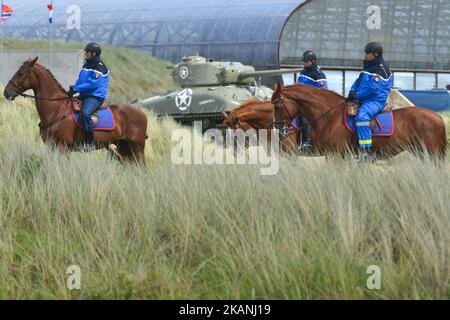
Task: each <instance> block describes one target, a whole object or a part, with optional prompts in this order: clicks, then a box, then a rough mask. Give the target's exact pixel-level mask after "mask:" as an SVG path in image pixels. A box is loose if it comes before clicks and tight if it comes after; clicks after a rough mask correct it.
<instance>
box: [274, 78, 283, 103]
mask: <svg viewBox="0 0 450 320" xmlns="http://www.w3.org/2000/svg"><path fill="white" fill-rule="evenodd" d="M282 88H283V87H282V86H281V84H280V83H278V82H276V83H275V84H274V85H273V90H274V92H273V95H272V101H274V100H277V99H279V98H280V97H281V90H282Z"/></svg>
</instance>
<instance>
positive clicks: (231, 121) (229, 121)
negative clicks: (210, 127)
mask: <svg viewBox="0 0 450 320" xmlns="http://www.w3.org/2000/svg"><path fill="white" fill-rule="evenodd" d="M222 117H223V119H224V121H223V124H224V125H225V126H227V128H230V129H234V130H237V129H240V128H241V126H240V122H239V119H238V117H236V115H235V114H233V113H230V114H228V113H226V112H222Z"/></svg>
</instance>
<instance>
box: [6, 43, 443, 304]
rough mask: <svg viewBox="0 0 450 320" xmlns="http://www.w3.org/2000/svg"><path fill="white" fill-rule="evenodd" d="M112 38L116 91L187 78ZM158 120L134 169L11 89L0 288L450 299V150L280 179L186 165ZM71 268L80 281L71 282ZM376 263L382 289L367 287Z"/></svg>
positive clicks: (126, 95) (332, 166)
mask: <svg viewBox="0 0 450 320" xmlns="http://www.w3.org/2000/svg"><path fill="white" fill-rule="evenodd" d="M6 46H7V47H8V48H14V49H27V48H33V49H39V48H42V49H45V48H47V43H46V42H29V41H16V40H14V41H10V40H7V41H6ZM55 48H82V45H77V44H75V45H73V44H63V43H56V44H55ZM105 51H106V54H105V62H106V63H107V64H108V65H109V67H110V69H111V70H112V72H114V75H115V76H114V78H113V79H114V80H113V82H112V96H113V97H114V98H118V97H120V98H121V99H123V100H122V101H124V100H126V99H132V98H135V97H145V96H148V95H151V94H156V93H158V92H161V91H164V90H166V89H168V88H170V87H174V86H175V84H174V83H172V82H171V80H170V79H169V77H168V75H167V72H166V70H165V66H166V65H167V64H166V63H164V62H159V61H156V60H155V59H153V58H151V57H149V56H147V55H145V54H142V53H139V52H135V51H133V50H129V49H121V48H106V49H105ZM118 75H120V77H119V76H118ZM148 117H149V125H148V135H149V139H148V140H147V148H146V160H147V164H146V166H143V167H136V166H128V167H127V166H122V165H120V164H119V163H117V162H114V161H111V160H107V157H106V152H104V151H98V152H94V153H92V154H88V155H86V154H79V153H71V154H67V155H63V154H60V153H58V152H55V151H53V150H51V148H49V147H48V146H45V145H44V144H43V143H42V141H41V138H40V136H39V133H38V127H37V124H38V122H39V120H38V116H37V112H36V109H35V106H34V103H33V102H32V101H29V100H27V101H25V100H23V99H21V98H18V99H17V101H16V102H7V101H5V100H4V99H3V98H0V137H1V139H0V175H1V177H2V179H1V182H0V299H30V298H37V299H55V298H58V299H98V298H103V299H147V298H149V299H176V298H183V299H196V298H199V299H214V298H217V299H340V298H342V299H372V298H375V299H449V298H450V271H449V266H450V233H449V230H450V188H449V181H450V163H449V161H448V160H446V161H445V162H444V163H442V164H439V165H434V164H432V163H431V162H430V161H420V160H418V159H415V158H413V157H411V156H409V155H408V154H402V155H400V156H398V157H396V158H394V159H391V160H389V161H387V162H379V163H376V164H373V165H356V164H354V163H351V162H348V161H343V160H337V159H330V160H329V161H325V160H324V159H322V158H301V159H298V158H294V157H292V158H285V159H283V160H282V162H281V168H280V172H279V173H278V174H277V175H276V176H273V177H262V176H260V175H259V168H258V167H256V166H230V165H228V166H206V165H204V166H176V165H173V164H172V163H171V161H170V154H171V150H172V146H173V143H172V142H171V132H172V131H173V129H176V128H177V127H178V126H177V125H176V124H175V123H174V122H173V121H171V120H164V121H157V120H156V118H155V117H154V116H153V115H151V114H148ZM444 117H445V119H446V123H447V126H448V128H450V114H446V115H444ZM448 134H449V145H450V130H448ZM71 265H78V266H79V267H80V268H81V272H82V275H81V290H73V291H69V290H68V289H67V286H66V281H67V277H68V275H67V274H66V271H67V268H68V267H69V266H71ZM371 265H377V266H379V267H380V268H381V289H380V290H369V289H368V288H367V286H366V282H367V278H368V277H369V274H367V268H368V267H369V266H371Z"/></svg>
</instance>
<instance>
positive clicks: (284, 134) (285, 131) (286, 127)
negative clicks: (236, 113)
mask: <svg viewBox="0 0 450 320" xmlns="http://www.w3.org/2000/svg"><path fill="white" fill-rule="evenodd" d="M284 98H285V97H284V96H280V98H278V99H276V100H274V101H273V109H274V110H273V117H274V120H273V122H272V123H271V124H270V125H269V126H272V127H273V126H275V128H276V125H277V124H278V125H280V124H281V125H283V126H282V127H281V131H280V135H281V140H284V139H286V138H287V137H288V136H289V129H291V128H292V127H294V126H293V125H292V122H293V121H294V120H295V119H297V117H298V116H299V115H300V110H299V108H298V106H296V107H297V115H296V116H295V117H294V116H292V114H291V113H290V112H289V110H288V108H287V107H286V105H285V104H284V103H283V104H280V101H283V100H284ZM286 98H287V99H290V100H292V99H291V98H289V97H287V96H286ZM294 102H295V101H294ZM344 103H345V102H344ZM296 104H297V103H296ZM277 108H279V109H283V111H285V112H286V113H287V114H288V115H289V117H290V118H291V123H290V124H289V122H287V121H276V120H275V109H277ZM334 109H335V108H330V109H329V110H327V111H326V112H321V113H320V116H318V117H317V118H315V119H314V120H313V121H311V122H309V126H312V125H313V124H314V123H316V122H317V121H319V120H321V119H323V118H324V117H325V116H326V115H327V114H329V113H330V112H331V111H333V110H334ZM307 126H308V125H303V126H300V127H295V128H296V130H297V131H298V130H301V129H303V128H306V127H307Z"/></svg>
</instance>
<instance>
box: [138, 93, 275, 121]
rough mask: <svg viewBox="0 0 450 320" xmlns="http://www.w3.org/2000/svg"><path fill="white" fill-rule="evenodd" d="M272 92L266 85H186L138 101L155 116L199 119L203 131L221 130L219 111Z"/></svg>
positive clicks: (267, 98)
mask: <svg viewBox="0 0 450 320" xmlns="http://www.w3.org/2000/svg"><path fill="white" fill-rule="evenodd" d="M272 93H273V91H272V90H271V89H270V88H268V87H265V86H258V87H255V86H239V85H227V86H220V87H192V88H189V87H188V88H182V89H179V90H172V91H168V92H166V93H164V94H161V95H159V96H155V97H151V98H149V99H145V100H142V101H138V102H137V104H138V105H139V106H140V107H142V108H144V109H147V110H149V111H152V112H153V113H154V114H156V115H157V116H158V117H166V116H170V117H172V118H174V119H175V120H176V121H177V122H178V123H180V124H182V125H193V123H194V121H202V122H203V129H204V130H207V129H211V128H217V129H223V128H224V126H223V117H222V114H221V113H222V112H231V111H232V110H233V109H235V108H236V107H238V106H240V105H241V104H242V103H244V102H245V101H247V100H249V99H257V100H261V101H266V100H270V98H271V96H272Z"/></svg>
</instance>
